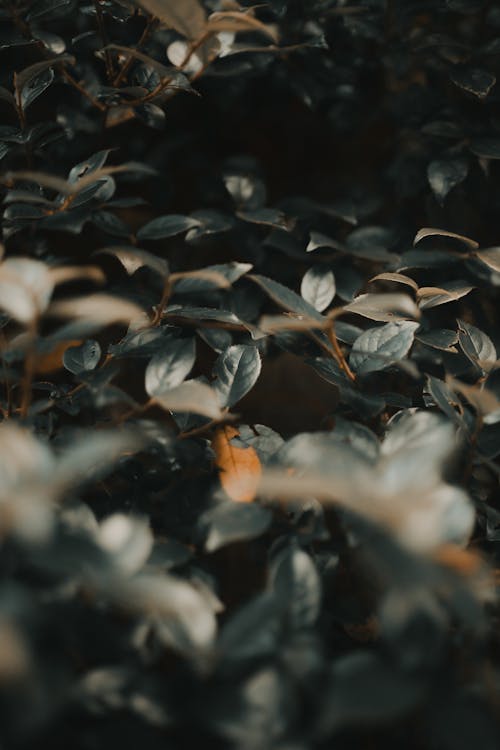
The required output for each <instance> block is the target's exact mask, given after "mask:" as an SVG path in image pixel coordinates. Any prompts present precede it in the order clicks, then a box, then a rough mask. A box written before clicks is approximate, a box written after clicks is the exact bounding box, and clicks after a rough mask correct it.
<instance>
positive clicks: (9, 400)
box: [0, 331, 12, 419]
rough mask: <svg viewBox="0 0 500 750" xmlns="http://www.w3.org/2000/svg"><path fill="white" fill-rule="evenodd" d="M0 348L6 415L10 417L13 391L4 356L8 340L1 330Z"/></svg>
mask: <svg viewBox="0 0 500 750" xmlns="http://www.w3.org/2000/svg"><path fill="white" fill-rule="evenodd" d="M0 348H1V356H2V374H3V384H4V388H5V400H6V402H7V408H6V409H5V410H4V417H5V418H6V419H8V418H9V417H10V415H11V413H12V392H11V388H10V383H9V378H8V375H7V367H6V366H5V359H4V356H3V353H4V351H5V349H6V348H7V340H6V338H5V333H4V332H3V331H0Z"/></svg>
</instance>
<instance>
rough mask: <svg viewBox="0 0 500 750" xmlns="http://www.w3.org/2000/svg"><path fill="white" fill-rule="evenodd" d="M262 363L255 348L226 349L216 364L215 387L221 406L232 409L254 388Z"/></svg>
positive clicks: (236, 347)
mask: <svg viewBox="0 0 500 750" xmlns="http://www.w3.org/2000/svg"><path fill="white" fill-rule="evenodd" d="M261 367H262V363H261V360H260V355H259V351H258V349H257V348H256V347H255V346H245V345H243V344H238V345H235V346H230V347H229V348H228V349H226V350H225V351H224V352H223V353H222V354H221V355H220V356H219V357H218V358H217V361H216V362H215V365H214V369H213V374H214V375H215V376H216V380H215V382H214V383H213V387H214V389H215V390H216V392H217V394H218V396H219V402H220V405H221V406H229V407H232V406H234V404H236V403H237V402H238V401H240V399H242V398H243V396H245V395H246V394H247V393H248V391H250V390H251V388H253V386H254V385H255V383H256V382H257V379H258V377H259V375H260V371H261Z"/></svg>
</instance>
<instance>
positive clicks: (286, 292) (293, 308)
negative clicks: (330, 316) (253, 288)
mask: <svg viewBox="0 0 500 750" xmlns="http://www.w3.org/2000/svg"><path fill="white" fill-rule="evenodd" d="M248 278H249V279H251V281H254V282H255V283H256V284H258V285H259V286H260V288H261V289H263V290H264V291H265V292H266V294H267V295H269V297H271V299H272V300H273V301H274V302H276V304H278V305H279V306H280V307H282V308H284V309H285V310H289V311H290V312H294V313H297V314H298V315H305V316H307V317H309V318H313V320H321V321H324V318H323V316H322V315H321V314H320V313H319V312H318V311H317V310H316V308H315V307H313V306H312V305H311V304H309V302H307V301H306V300H304V299H303V298H302V297H300V296H299V295H298V294H297V293H296V292H294V291H292V290H291V289H289V288H288V287H286V286H284V285H283V284H280V283H279V282H278V281H273V279H269V278H267V276H259V275H257V274H250V275H249V276H248Z"/></svg>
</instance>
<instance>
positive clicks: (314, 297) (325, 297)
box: [300, 266, 335, 312]
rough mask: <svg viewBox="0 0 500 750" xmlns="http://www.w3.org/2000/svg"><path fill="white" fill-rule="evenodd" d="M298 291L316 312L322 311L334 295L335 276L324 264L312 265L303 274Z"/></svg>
mask: <svg viewBox="0 0 500 750" xmlns="http://www.w3.org/2000/svg"><path fill="white" fill-rule="evenodd" d="M300 293H301V294H302V296H303V298H304V299H305V300H306V302H309V304H310V305H312V306H313V307H314V308H316V310H318V312H323V310H325V309H326V308H327V307H328V305H329V304H330V302H331V301H332V300H333V298H334V297H335V277H334V275H333V273H332V271H331V270H330V269H328V268H325V267H324V266H312V267H311V268H310V269H309V270H308V271H307V272H306V273H305V275H304V277H303V279H302V284H301V287H300Z"/></svg>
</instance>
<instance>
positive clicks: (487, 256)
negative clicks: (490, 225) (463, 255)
mask: <svg viewBox="0 0 500 750" xmlns="http://www.w3.org/2000/svg"><path fill="white" fill-rule="evenodd" d="M475 255H476V258H479V260H480V261H481V262H482V263H484V264H485V265H486V266H488V268H491V270H492V271H497V272H498V273H500V247H488V248H486V249H485V250H478V251H477V252H476V253H475Z"/></svg>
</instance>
